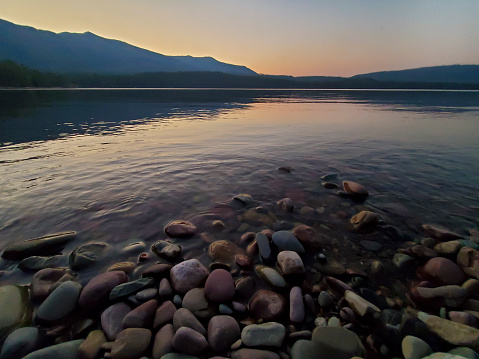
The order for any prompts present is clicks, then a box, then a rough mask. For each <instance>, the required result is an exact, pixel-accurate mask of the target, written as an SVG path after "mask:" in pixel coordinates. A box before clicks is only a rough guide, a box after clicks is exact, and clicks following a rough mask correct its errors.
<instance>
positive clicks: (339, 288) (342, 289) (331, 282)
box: [325, 277, 353, 298]
mask: <svg viewBox="0 0 479 359" xmlns="http://www.w3.org/2000/svg"><path fill="white" fill-rule="evenodd" d="M325 280H326V284H327V285H328V287H329V288H330V289H331V291H332V293H333V295H334V296H335V297H337V298H341V297H343V296H344V294H345V293H346V291H347V290H349V291H353V288H351V286H349V285H347V284H346V283H344V282H343V281H341V280H339V279H336V278H334V277H326V279H325Z"/></svg>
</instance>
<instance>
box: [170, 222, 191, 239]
mask: <svg viewBox="0 0 479 359" xmlns="http://www.w3.org/2000/svg"><path fill="white" fill-rule="evenodd" d="M165 233H166V235H167V236H168V237H171V238H190V237H193V236H194V235H195V234H196V226H195V225H194V224H193V223H190V222H187V221H181V220H175V221H171V222H170V223H168V224H167V225H166V226H165Z"/></svg>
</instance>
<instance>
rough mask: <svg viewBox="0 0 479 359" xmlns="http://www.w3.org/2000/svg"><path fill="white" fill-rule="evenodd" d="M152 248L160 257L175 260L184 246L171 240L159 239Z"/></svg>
mask: <svg viewBox="0 0 479 359" xmlns="http://www.w3.org/2000/svg"><path fill="white" fill-rule="evenodd" d="M151 250H152V252H153V253H155V254H156V255H157V256H158V257H160V258H163V259H166V260H167V261H175V260H176V259H177V258H179V257H180V256H181V253H182V248H181V246H179V245H177V244H173V243H171V242H170V241H157V242H155V243H154V244H153V245H152V246H151Z"/></svg>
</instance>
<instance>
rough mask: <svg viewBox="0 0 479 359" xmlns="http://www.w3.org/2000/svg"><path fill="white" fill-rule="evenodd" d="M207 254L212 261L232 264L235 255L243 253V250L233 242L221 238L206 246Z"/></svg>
mask: <svg viewBox="0 0 479 359" xmlns="http://www.w3.org/2000/svg"><path fill="white" fill-rule="evenodd" d="M208 255H209V257H210V258H211V260H212V261H213V262H220V263H225V264H228V265H230V266H234V265H235V256H237V255H245V252H244V250H243V249H242V248H240V247H238V246H237V245H236V244H235V243H233V242H231V241H227V240H221V241H216V242H213V243H211V244H210V246H209V248H208Z"/></svg>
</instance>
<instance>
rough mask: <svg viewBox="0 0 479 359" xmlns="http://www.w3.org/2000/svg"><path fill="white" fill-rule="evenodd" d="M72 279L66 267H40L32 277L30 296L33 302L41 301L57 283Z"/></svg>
mask: <svg viewBox="0 0 479 359" xmlns="http://www.w3.org/2000/svg"><path fill="white" fill-rule="evenodd" d="M74 279H75V278H74V277H73V275H72V274H71V273H70V271H69V270H68V268H45V269H41V270H39V271H38V272H37V273H35V274H34V275H33V277H32V282H31V284H30V298H31V300H32V301H33V302H42V301H44V300H45V299H46V297H47V296H48V295H49V294H50V292H51V291H52V290H53V288H54V287H56V286H57V285H58V284H59V283H63V282H66V281H69V280H74Z"/></svg>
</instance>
